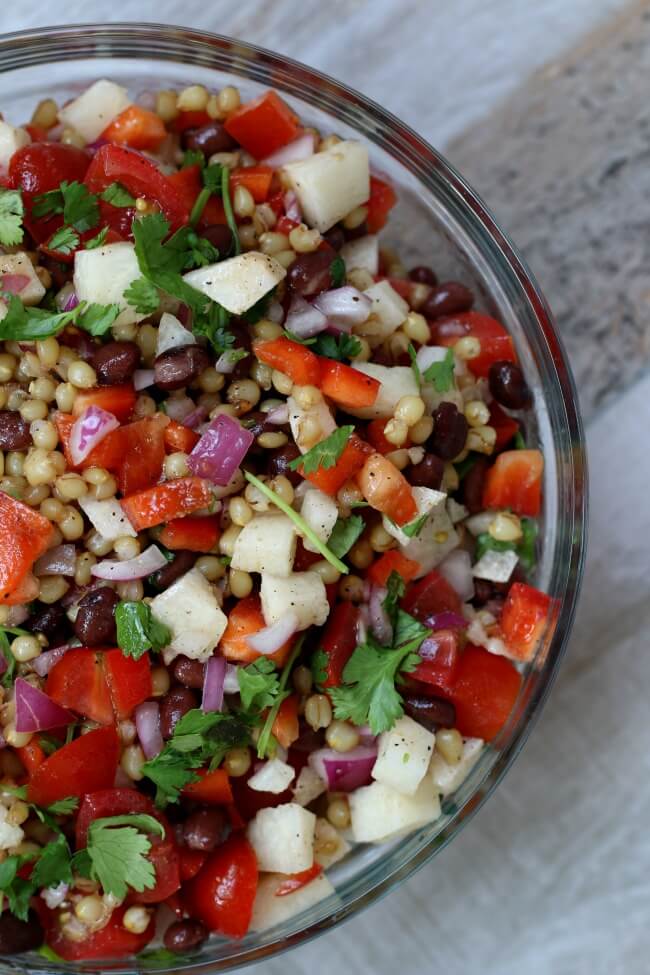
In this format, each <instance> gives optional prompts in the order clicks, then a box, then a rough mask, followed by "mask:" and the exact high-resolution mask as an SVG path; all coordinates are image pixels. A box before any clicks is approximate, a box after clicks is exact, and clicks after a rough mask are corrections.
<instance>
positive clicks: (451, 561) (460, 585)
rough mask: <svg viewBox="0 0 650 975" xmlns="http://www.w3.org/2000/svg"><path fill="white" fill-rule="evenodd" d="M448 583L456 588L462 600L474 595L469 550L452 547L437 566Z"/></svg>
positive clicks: (464, 600)
mask: <svg viewBox="0 0 650 975" xmlns="http://www.w3.org/2000/svg"><path fill="white" fill-rule="evenodd" d="M437 568H438V572H439V573H440V574H441V575H443V576H444V577H445V579H446V580H447V582H448V583H449V585H450V586H451V587H452V588H453V589H455V590H456V592H457V593H458V595H459V596H460V598H461V600H462V601H463V602H466V601H467V600H468V599H472V597H473V596H474V579H473V578H472V560H471V558H470V554H469V552H466V551H465V550H464V549H462V548H457V549H454V551H453V552H450V553H449V555H448V556H447V557H446V558H445V559H444V560H443V561H442V562H441V563H440V565H439V566H438V567H437Z"/></svg>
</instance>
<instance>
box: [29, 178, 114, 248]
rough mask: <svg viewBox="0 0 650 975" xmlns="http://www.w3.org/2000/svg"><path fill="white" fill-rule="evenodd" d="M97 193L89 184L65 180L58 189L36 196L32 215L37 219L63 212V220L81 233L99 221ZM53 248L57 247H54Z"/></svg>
mask: <svg viewBox="0 0 650 975" xmlns="http://www.w3.org/2000/svg"><path fill="white" fill-rule="evenodd" d="M98 199H99V198H98V197H97V195H96V194H95V193H91V192H90V190H89V189H88V187H87V186H84V184H83V183H79V182H78V181H77V180H74V181H73V182H72V183H70V182H68V180H63V182H62V183H60V184H59V187H58V189H55V190H48V192H47V193H41V194H39V196H35V197H34V205H33V207H32V216H33V217H35V218H36V219H37V220H39V219H41V218H42V217H51V216H54V215H55V214H63V222H64V223H65V224H66V225H67V227H68V228H70V227H74V229H75V230H78V231H79V232H80V233H84V231H86V230H91V229H92V228H93V227H96V226H97V224H98V223H99V202H98ZM50 246H52V245H51V243H50ZM52 249H53V250H55V249H56V248H54V247H52Z"/></svg>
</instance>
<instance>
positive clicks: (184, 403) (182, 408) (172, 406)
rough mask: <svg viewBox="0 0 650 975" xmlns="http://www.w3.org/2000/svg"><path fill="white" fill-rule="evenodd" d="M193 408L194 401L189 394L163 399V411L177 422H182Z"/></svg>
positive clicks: (194, 405) (194, 407) (194, 406)
mask: <svg viewBox="0 0 650 975" xmlns="http://www.w3.org/2000/svg"><path fill="white" fill-rule="evenodd" d="M195 409H196V403H195V402H194V401H193V400H191V399H190V398H189V396H172V397H170V398H169V399H168V400H165V413H166V414H167V416H168V417H169V418H170V419H171V420H176V422H177V423H182V422H183V420H184V419H185V417H186V416H189V415H190V413H192V412H193V411H194V410H195Z"/></svg>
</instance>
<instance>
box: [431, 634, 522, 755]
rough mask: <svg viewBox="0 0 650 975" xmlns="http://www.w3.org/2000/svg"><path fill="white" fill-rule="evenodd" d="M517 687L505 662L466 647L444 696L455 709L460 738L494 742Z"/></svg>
mask: <svg viewBox="0 0 650 975" xmlns="http://www.w3.org/2000/svg"><path fill="white" fill-rule="evenodd" d="M520 687H521V675H520V674H519V672H518V670H517V669H516V668H515V667H514V665H513V664H512V663H511V662H510V661H509V660H507V659H506V658H505V657H499V656H497V655H496V654H494V653H488V651H487V650H484V649H483V648H482V647H475V646H472V645H471V644H468V645H467V646H466V647H465V649H464V651H463V653H462V654H461V658H460V664H459V667H458V672H457V675H456V681H455V684H454V687H453V689H452V690H451V692H450V693H449V694H448V695H445V696H447V697H448V698H449V699H450V700H451V701H452V702H453V704H454V707H455V708H456V727H457V728H458V730H459V731H460V733H461V735H465V736H466V737H468V738H484V739H486V740H487V741H489V740H490V739H492V738H494V737H495V735H497V734H498V733H499V731H501V728H502V727H503V726H504V724H505V723H506V721H507V720H508V718H509V717H510V714H511V713H512V709H513V707H514V705H515V702H516V700H517V695H518V694H519V690H520Z"/></svg>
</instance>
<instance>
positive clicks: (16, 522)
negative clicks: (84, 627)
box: [0, 491, 54, 606]
mask: <svg viewBox="0 0 650 975" xmlns="http://www.w3.org/2000/svg"><path fill="white" fill-rule="evenodd" d="M53 534H54V527H53V526H52V524H51V523H50V522H49V521H48V520H47V518H44V517H43V515H41V514H40V513H39V512H38V511H35V510H34V509H33V508H30V507H29V505H26V504H23V502H22V501H16V500H15V499H14V498H12V497H11V495H9V494H5V493H4V492H3V491H0V602H1V603H4V604H5V605H9V606H11V605H15V602H16V597H17V595H18V594H20V592H27V591H29V589H31V588H33V585H30V582H31V574H30V570H31V567H32V565H33V564H34V562H35V561H36V559H37V558H39V556H41V555H42V554H43V553H44V552H45V551H46V550H47V549H48V548H49V545H50V541H51V539H52V536H53ZM32 598H33V597H32Z"/></svg>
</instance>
